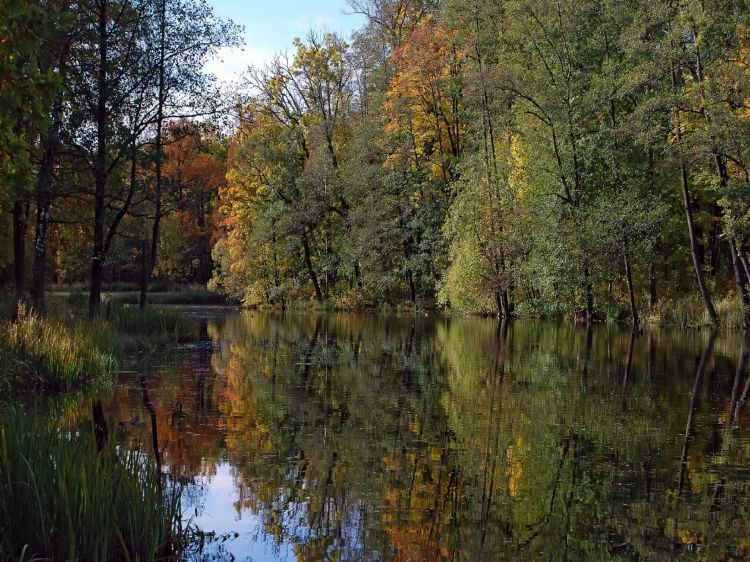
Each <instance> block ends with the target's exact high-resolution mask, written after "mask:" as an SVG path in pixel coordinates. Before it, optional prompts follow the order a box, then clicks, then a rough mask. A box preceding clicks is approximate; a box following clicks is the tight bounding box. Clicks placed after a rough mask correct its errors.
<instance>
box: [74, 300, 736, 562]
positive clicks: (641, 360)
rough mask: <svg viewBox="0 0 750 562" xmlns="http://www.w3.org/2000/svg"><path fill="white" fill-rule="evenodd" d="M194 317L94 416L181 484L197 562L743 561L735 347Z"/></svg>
mask: <svg viewBox="0 0 750 562" xmlns="http://www.w3.org/2000/svg"><path fill="white" fill-rule="evenodd" d="M190 314H191V315H192V316H193V317H194V318H195V321H196V322H197V323H198V324H199V326H200V338H199V339H200V341H199V342H197V343H195V344H190V345H184V346H180V347H178V348H176V349H173V350H169V351H167V352H163V353H159V354H138V355H136V356H133V357H132V358H131V359H130V360H129V361H127V362H125V363H124V364H123V371H124V372H122V373H121V374H120V376H119V383H118V385H117V386H116V387H115V388H114V389H109V390H106V391H103V392H101V393H100V396H99V397H98V399H99V400H101V404H102V406H103V409H104V412H105V415H106V416H107V417H108V418H109V419H110V423H111V425H112V427H115V426H116V427H118V429H117V431H116V433H117V434H118V436H119V439H121V440H122V442H123V443H128V442H132V441H133V440H138V441H140V442H142V443H143V444H144V447H145V448H144V450H148V451H149V453H151V454H153V452H154V445H156V451H158V459H159V462H160V463H161V464H162V465H163V471H164V472H165V473H168V474H169V478H170V480H172V481H178V482H181V483H183V484H184V486H185V487H184V489H183V492H182V493H183V509H184V511H185V515H186V517H190V518H192V522H193V523H194V524H195V525H197V526H198V527H199V528H200V529H202V531H203V532H204V535H203V539H202V545H201V546H202V548H201V549H200V550H199V549H198V548H197V547H196V552H194V553H193V555H194V558H195V559H198V560H224V559H231V558H232V557H234V559H236V560H253V561H270V560H290V561H293V560H306V561H316V560H331V561H333V560H394V561H404V562H405V561H433V560H434V561H438V560H467V561H483V560H592V561H593V560H595V561H600V560H726V559H733V558H743V557H747V556H748V555H750V518H749V517H748V508H750V501H749V500H750V464H748V462H749V461H750V440H749V439H748V436H749V435H750V433H749V430H750V412H748V411H747V408H746V406H745V402H746V400H747V398H748V394H749V392H750V377H748V375H747V373H746V369H745V359H744V356H745V355H746V353H747V348H746V346H745V344H744V342H743V339H742V337H741V335H740V334H739V333H732V332H727V333H722V334H720V335H719V336H717V337H715V338H714V337H711V335H710V334H709V333H708V332H701V331H664V330H656V329H651V330H647V331H646V333H645V334H643V335H637V336H635V337H633V336H631V334H630V332H629V331H628V330H627V329H626V328H623V327H619V326H611V325H596V326H594V327H593V328H590V329H587V328H586V327H585V326H576V325H574V324H571V323H547V322H533V321H515V322H512V323H511V324H509V325H503V324H500V323H498V322H497V321H495V320H491V319H480V318H442V317H432V316H422V315H420V316H410V315H404V316H395V315H392V316H380V315H354V314H327V315H314V314H301V313H287V314H285V315H281V314H269V313H260V312H256V311H244V312H238V311H230V310H221V309H200V308H197V309H192V310H190ZM83 402H84V404H83V406H82V407H81V417H84V418H85V416H86V415H90V412H91V405H90V403H86V402H85V401H83ZM71 416H72V417H75V416H73V414H71ZM152 420H155V422H156V424H155V429H156V431H153V427H152Z"/></svg>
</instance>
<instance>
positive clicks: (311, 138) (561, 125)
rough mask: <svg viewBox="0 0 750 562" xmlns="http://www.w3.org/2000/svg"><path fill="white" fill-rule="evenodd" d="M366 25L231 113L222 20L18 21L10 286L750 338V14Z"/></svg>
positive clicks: (443, 14)
mask: <svg viewBox="0 0 750 562" xmlns="http://www.w3.org/2000/svg"><path fill="white" fill-rule="evenodd" d="M349 9H350V11H351V12H352V13H357V14H361V15H364V16H365V17H366V22H367V23H366V24H365V25H364V27H362V28H361V29H359V30H358V31H356V32H355V33H354V34H353V36H352V37H351V39H345V38H343V37H341V36H340V35H338V34H336V33H333V32H328V31H325V30H311V31H310V32H309V33H308V34H307V36H305V37H302V38H295V39H294V40H293V41H292V42H291V43H290V47H289V49H288V50H287V51H286V52H283V53H279V54H278V55H277V56H276V57H275V58H274V59H273V61H272V62H271V63H269V64H266V65H265V66H263V67H260V68H251V69H248V71H247V72H246V73H245V74H244V75H243V78H242V80H241V83H240V84H235V85H233V86H232V87H229V86H228V85H227V84H223V83H219V82H218V81H217V80H216V79H215V77H213V76H212V75H210V74H209V73H207V72H206V71H205V70H204V67H205V64H206V61H208V60H210V59H211V58H212V57H216V56H217V53H219V52H220V51H221V49H223V48H227V47H237V46H239V45H240V44H241V37H242V33H241V31H242V30H241V28H240V27H239V26H238V25H236V24H234V23H233V22H231V21H228V20H223V19H221V18H218V17H216V16H215V15H214V14H213V11H212V9H211V7H210V6H209V5H208V4H206V3H205V2H203V1H202V0H160V1H158V2H151V1H147V0H89V1H84V2H77V3H68V2H60V1H56V0H50V1H41V0H39V1H34V2H29V1H28V0H8V1H6V2H4V3H3V6H2V7H0V25H1V26H2V27H0V33H1V35H2V41H1V42H0V53H1V54H2V56H1V57H0V61H2V62H1V63H0V64H2V71H1V72H0V80H1V81H2V84H1V87H0V112H1V113H0V137H1V138H2V142H1V143H0V175H1V176H2V185H3V188H2V196H1V199H0V208H1V209H2V222H3V227H2V229H0V232H2V233H3V234H2V237H3V241H2V243H1V244H0V248H2V255H0V267H2V276H3V279H4V280H5V283H6V285H8V286H9V287H10V286H11V285H13V284H15V291H16V295H17V298H19V299H25V301H27V302H29V303H31V305H32V306H33V307H34V308H35V309H37V310H42V309H43V306H44V300H45V291H46V290H50V289H51V288H54V287H59V286H68V287H70V286H78V287H86V291H87V292H88V308H89V313H90V315H92V316H96V315H97V314H98V313H99V310H100V306H101V302H102V292H103V291H104V290H105V289H106V288H107V287H112V286H115V285H116V284H118V283H120V284H125V285H127V286H129V287H130V286H132V287H136V288H137V289H138V290H139V291H140V294H141V296H140V299H139V300H140V303H141V307H142V308H143V307H145V305H146V302H147V294H148V291H149V288H150V287H153V286H154V285H155V284H159V283H161V284H165V283H166V284H168V283H193V284H201V285H204V286H205V285H206V284H207V285H208V287H209V288H210V289H211V290H213V291H216V292H218V293H220V294H222V295H224V296H226V297H227V298H230V299H232V300H235V301H239V302H241V303H242V304H244V305H246V306H251V307H253V306H272V307H276V308H282V309H283V308H287V307H292V306H296V305H300V304H304V303H319V304H320V305H321V306H326V307H329V308H337V309H344V310H357V309H370V308H377V307H383V306H392V307H401V306H404V307H414V308H417V309H445V310H450V311H455V312H465V313H479V314H486V315H500V316H505V317H511V316H514V315H515V316H571V317H576V318H581V319H585V320H588V321H592V320H596V319H599V320H601V319H614V320H627V321H629V322H631V323H632V324H634V325H638V324H639V323H641V322H642V321H643V320H642V318H646V319H649V320H653V321H655V322H662V323H669V322H670V321H671V322H674V323H680V322H683V323H687V322H689V321H690V319H691V318H692V320H693V321H694V323H695V324H697V325H700V324H705V325H713V326H717V325H719V324H720V323H724V324H725V325H731V326H736V327H744V328H747V327H748V326H750V296H749V294H748V280H749V279H750V276H749V274H750V267H749V266H748V257H747V248H748V237H749V235H750V224H749V223H748V218H749V215H748V208H749V205H748V204H749V201H750V199H748V195H749V194H750V190H749V189H748V188H749V187H750V175H749V172H748V167H749V166H750V163H748V157H749V156H750V153H749V152H748V151H749V150H750V147H749V146H748V142H749V141H750V129H749V127H750V114H749V113H748V109H749V108H748V99H750V95H749V94H750V72H748V65H749V64H750V50H749V47H750V36H749V34H750V28H749V27H748V23H749V22H748V19H749V18H750V7H749V6H748V5H747V3H746V2H744V1H739V0H719V1H715V2H703V1H699V0H681V1H675V0H628V1H620V0H617V1H615V0H584V1H573V0H559V1H555V2H552V1H551V0H472V1H471V2H464V1H459V0H442V1H438V0H351V1H350V2H349ZM691 315H692V316H691Z"/></svg>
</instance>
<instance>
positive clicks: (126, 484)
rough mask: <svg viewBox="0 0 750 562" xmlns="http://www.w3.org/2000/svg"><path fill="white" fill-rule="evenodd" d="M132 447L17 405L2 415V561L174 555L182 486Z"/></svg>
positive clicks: (180, 530)
mask: <svg viewBox="0 0 750 562" xmlns="http://www.w3.org/2000/svg"><path fill="white" fill-rule="evenodd" d="M162 478H163V477H162V475H161V474H160V472H159V470H158V468H157V467H156V466H155V465H153V464H152V463H151V462H150V461H149V460H148V456H147V455H146V454H145V453H143V452H141V451H139V450H138V449H137V448H136V449H129V450H125V449H124V448H122V447H119V448H118V447H116V445H115V444H114V440H112V439H110V440H108V441H107V442H105V443H103V444H100V445H99V446H97V443H96V440H95V438H94V435H93V432H91V431H81V432H72V431H60V430H58V429H56V428H55V424H51V423H47V421H46V420H45V417H44V415H43V414H41V413H40V412H36V411H28V412H27V411H24V410H23V409H22V408H20V407H17V406H9V407H6V408H4V409H3V411H2V415H1V416H0V559H2V560H81V561H97V560H109V561H115V562H119V561H126V560H128V561H130V560H139V561H144V562H146V561H156V560H172V559H174V560H176V559H178V557H179V554H180V552H181V551H182V549H183V548H184V545H185V543H186V534H187V533H188V529H186V528H185V527H183V525H182V514H181V509H180V494H179V493H178V492H179V490H175V489H171V488H170V489H167V490H165V489H164V482H163V481H162Z"/></svg>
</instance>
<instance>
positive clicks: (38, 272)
mask: <svg viewBox="0 0 750 562" xmlns="http://www.w3.org/2000/svg"><path fill="white" fill-rule="evenodd" d="M64 58H65V55H63V61H64ZM63 64H64V62H63ZM62 67H63V65H62V64H61V71H60V73H61V75H62V74H64V69H63V68H62ZM61 113H62V96H61V95H58V96H57V97H55V101H54V103H53V104H52V123H51V125H50V129H49V132H48V134H47V138H46V139H45V141H44V153H43V155H42V163H41V166H40V168H39V179H38V181H37V190H36V233H35V236H34V263H33V266H32V278H31V298H32V301H33V303H34V308H36V309H37V310H40V311H41V310H44V285H45V281H46V275H47V271H46V270H47V267H46V266H47V237H48V235H49V224H50V205H51V204H52V171H53V170H54V167H55V156H56V155H57V148H58V146H59V143H60V114H61Z"/></svg>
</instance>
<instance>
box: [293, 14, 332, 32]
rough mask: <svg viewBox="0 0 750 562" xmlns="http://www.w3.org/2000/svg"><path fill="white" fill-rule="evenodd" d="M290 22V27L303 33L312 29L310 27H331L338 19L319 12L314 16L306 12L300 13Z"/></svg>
mask: <svg viewBox="0 0 750 562" xmlns="http://www.w3.org/2000/svg"><path fill="white" fill-rule="evenodd" d="M288 23H289V26H290V27H292V28H294V29H295V30H296V31H298V32H299V33H300V34H301V35H302V34H305V33H307V32H308V31H310V29H318V30H320V29H331V28H332V27H334V25H335V24H336V19H335V18H334V17H332V16H329V15H326V14H319V15H317V16H315V17H314V18H311V17H310V16H308V15H306V14H300V15H299V16H297V17H296V18H293V19H291V20H289V22H288Z"/></svg>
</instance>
